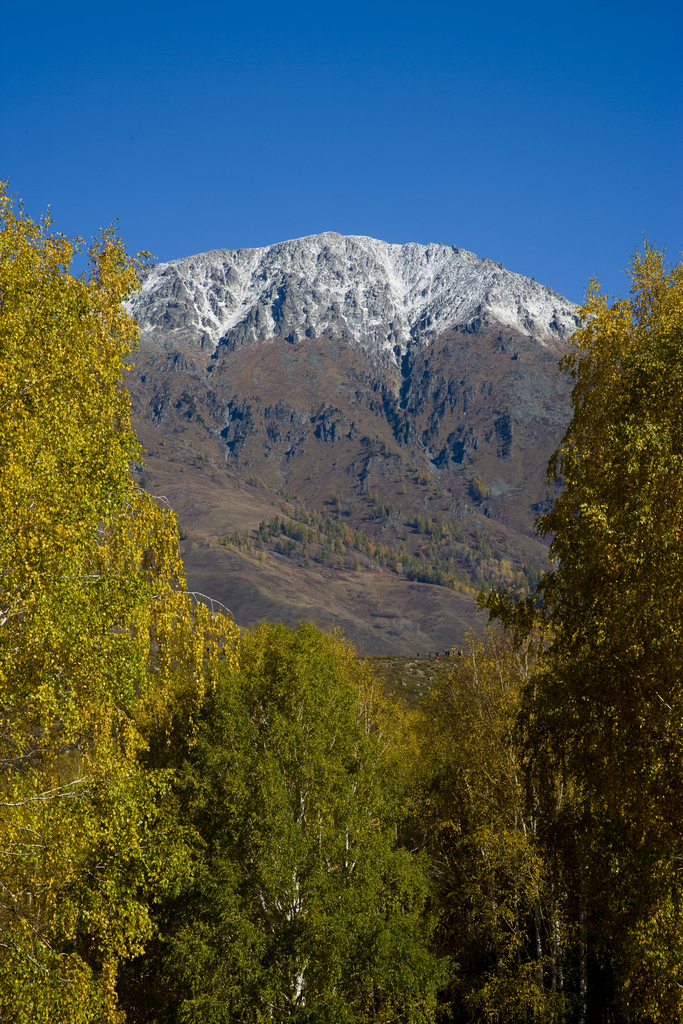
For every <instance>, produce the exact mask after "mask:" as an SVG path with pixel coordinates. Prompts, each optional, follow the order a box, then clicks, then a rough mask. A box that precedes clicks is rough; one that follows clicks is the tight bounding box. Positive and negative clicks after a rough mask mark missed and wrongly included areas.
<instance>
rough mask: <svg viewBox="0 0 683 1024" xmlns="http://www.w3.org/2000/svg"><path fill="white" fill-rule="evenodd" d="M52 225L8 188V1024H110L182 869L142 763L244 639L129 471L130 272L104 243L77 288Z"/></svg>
mask: <svg viewBox="0 0 683 1024" xmlns="http://www.w3.org/2000/svg"><path fill="white" fill-rule="evenodd" d="M49 226H50V221H49V219H48V218H44V219H42V220H41V221H39V222H36V221H34V220H32V219H31V218H29V217H28V216H26V215H25V214H24V212H23V210H22V209H21V208H20V209H19V210H17V209H16V207H14V206H13V204H12V202H11V201H10V198H9V196H8V194H7V190H6V186H0V786H1V791H0V1018H1V1019H2V1020H7V1021H13V1022H17V1024H19V1022H24V1021H29V1020H30V1021H31V1022H34V1024H35V1022H38V1021H48V1020H49V1021H51V1022H55V1021H62V1020H65V1021H66V1020H69V1021H70V1022H79V1021H95V1020H98V1021H99V1020H117V1019H119V1014H118V1012H117V1009H116V997H115V983H116V972H117V966H118V963H119V962H120V960H121V959H122V958H124V957H127V956H129V955H132V954H134V953H136V952H139V951H140V949H141V948H142V946H143V944H144V942H145V941H146V939H147V937H148V936H149V934H150V927H151V926H150V922H149V916H148V903H147V901H148V899H149V898H150V894H153V892H154V891H155V889H156V890H159V889H163V887H164V884H165V882H167V881H168V880H169V879H170V877H171V876H172V874H173V872H174V871H175V870H176V868H177V867H178V864H179V862H180V861H181V860H182V857H183V844H182V842H181V841H180V839H179V836H178V830H177V828H173V827H172V822H171V820H170V818H169V817H168V814H167V811H166V810H165V807H166V801H165V787H166V786H167V773H166V772H165V771H163V770H158V769H157V770H150V769H149V768H148V767H147V768H146V767H144V766H143V763H142V761H143V758H142V756H141V755H142V754H143V753H144V750H145V747H146V745H147V744H148V743H149V742H150V740H151V741H153V742H154V744H155V747H156V749H157V750H158V748H159V746H160V744H163V742H164V736H165V735H166V734H167V733H168V732H169V730H170V729H171V724H172V718H173V714H174V708H176V707H177V706H178V704H179V702H182V705H183V708H184V711H183V714H184V715H187V714H188V713H189V714H190V715H191V714H192V709H193V707H195V706H198V704H199V703H200V701H201V696H202V686H203V682H202V680H203V678H204V667H205V664H206V660H207V658H209V659H211V658H214V659H215V658H216V657H217V656H218V654H219V652H220V651H221V649H222V650H223V651H224V652H227V656H228V657H231V654H230V650H231V639H232V636H233V630H234V627H233V625H232V622H231V620H230V619H229V618H227V617H225V616H222V615H221V616H213V615H211V614H210V613H209V611H208V609H207V608H206V607H204V606H203V605H201V604H195V603H194V602H193V600H192V598H191V597H190V595H188V594H186V593H185V582H184V576H183V571H182V565H181V562H180V559H179V552H178V535H177V525H176V520H175V516H174V515H173V513H172V512H171V511H170V510H164V509H163V508H160V507H159V505H158V503H157V502H156V501H155V500H154V499H153V498H152V497H151V496H149V495H148V494H146V493H144V492H143V491H142V490H140V488H138V487H137V486H136V485H135V483H134V482H133V480H132V479H131V476H130V472H129V467H130V464H131V462H132V461H134V460H139V459H140V458H141V456H142V452H141V450H140V447H139V444H138V442H137V440H136V438H135V436H134V434H133V433H132V431H131V426H130V407H129V399H128V395H127V392H126V391H125V389H124V388H123V386H122V383H121V381H122V374H123V371H124V369H125V360H126V358H127V356H128V355H129V353H130V352H131V351H132V350H133V349H134V348H135V346H136V344H137V337H138V334H137V325H136V323H135V321H134V320H133V319H132V318H131V317H130V316H129V315H128V314H127V313H126V311H125V309H124V308H123V306H122V302H123V301H124V300H125V298H126V297H127V296H128V295H129V294H130V292H131V291H132V290H133V289H134V288H136V287H137V275H136V268H137V266H138V264H139V259H137V260H136V259H131V258H129V257H128V256H127V255H126V253H125V249H124V247H123V245H122V243H121V242H120V240H119V239H118V237H117V236H116V235H115V233H114V232H113V231H112V230H111V229H110V230H107V231H105V232H103V234H102V236H101V238H100V239H99V240H98V241H95V242H94V244H93V245H92V247H91V248H90V250H89V255H90V273H89V275H83V276H81V277H75V276H73V275H71V274H70V273H69V267H70V264H71V261H72V258H73V256H74V253H75V251H76V249H77V242H78V240H76V242H73V241H70V240H69V239H67V238H65V237H64V236H61V235H54V234H50V232H49ZM144 255H145V254H143V256H144ZM157 763H158V758H157Z"/></svg>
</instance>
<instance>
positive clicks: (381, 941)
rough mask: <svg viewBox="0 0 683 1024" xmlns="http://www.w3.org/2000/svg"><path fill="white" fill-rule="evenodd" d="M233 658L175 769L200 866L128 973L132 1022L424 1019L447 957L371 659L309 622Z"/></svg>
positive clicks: (264, 632) (258, 635) (256, 638)
mask: <svg viewBox="0 0 683 1024" xmlns="http://www.w3.org/2000/svg"><path fill="white" fill-rule="evenodd" d="M238 658H239V666H238V669H237V670H228V669H226V668H224V667H220V668H219V670H218V674H217V677H216V681H215V685H214V687H213V688H212V691H211V693H210V696H209V697H208V699H207V702H206V704H205V707H204V710H203V713H202V719H201V725H200V729H199V736H198V741H197V743H196V745H194V746H192V747H191V748H190V749H189V750H188V753H187V756H186V759H185V762H184V764H183V766H182V769H181V771H180V773H179V782H178V787H179V793H180V800H181V805H182V808H183V811H182V814H183V816H184V817H185V818H186V820H188V821H189V822H191V824H192V826H193V827H194V828H195V829H196V831H197V835H198V844H197V847H196V860H195V873H194V878H193V880H192V883H191V884H190V885H188V886H187V887H185V888H184V889H183V890H182V891H181V892H180V893H179V894H178V895H176V896H175V897H174V898H173V899H172V900H169V901H168V902H167V903H166V904H164V906H163V907H162V909H161V912H160V918H161V919H162V921H163V924H162V926H161V936H162V937H161V939H160V940H159V942H158V943H157V944H156V947H153V948H152V950H151V951H150V954H149V955H148V956H147V957H145V958H142V960H140V961H139V962H138V964H137V965H135V967H134V969H132V970H131V971H129V972H128V975H127V977H126V979H125V980H124V988H125V989H126V998H127V1000H128V1005H129V1006H130V1007H131V1010H130V1013H131V1019H132V1020H163V1021H174V1022H176V1021H178V1022H180V1021H182V1022H187V1024H189V1022H199V1021H201V1022H205V1021H215V1022H219V1021H221V1022H222V1021H225V1022H227V1021H237V1020H239V1021H258V1020H261V1019H266V1018H267V1019H271V1020H285V1019H293V1018H295V1019H299V1020H306V1021H348V1022H356V1021H366V1020H390V1019H394V1018H397V1017H400V1018H401V1019H403V1020H406V1021H424V1020H425V1019H428V1018H429V1017H430V1016H431V1015H432V1012H433V1009H434V1005H435V996H436V988H437V985H438V983H439V981H440V980H442V979H443V978H444V976H445V973H444V963H443V962H439V961H438V960H437V959H435V958H434V957H433V955H432V954H431V953H430V952H429V950H428V940H429V937H430V934H431V930H432V927H433V922H432V920H431V916H430V913H429V911H428V898H429V886H428V882H427V879H426V876H425V873H424V869H423V864H422V859H421V858H420V857H416V856H413V855H411V854H410V853H408V851H407V850H406V849H404V848H401V846H400V845H399V843H398V841H397V840H398V836H397V831H398V828H399V826H400V822H401V819H402V817H403V811H402V795H401V792H402V785H401V780H402V776H403V775H404V764H403V761H404V757H403V754H402V752H401V746H400V745H399V743H398V738H399V737H398V736H397V735H395V729H394V727H392V726H391V725H390V721H389V719H388V717H387V709H386V707H385V706H384V704H383V702H382V700H381V698H380V696H379V694H378V692H377V690H376V684H375V683H374V681H373V679H372V676H371V674H370V673H369V671H368V668H367V665H365V664H364V663H363V662H360V661H358V660H357V659H356V658H355V656H354V654H353V651H352V650H351V649H349V648H348V647H346V646H345V645H344V644H343V643H342V642H341V641H340V640H338V639H335V638H330V637H325V636H323V635H322V634H321V633H320V632H319V631H318V630H317V629H316V628H315V627H313V626H311V625H307V624H304V623H302V624H301V625H300V626H299V628H298V629H297V630H296V631H291V630H289V629H287V628H286V627H284V626H281V625H270V624H266V623H264V624H262V625H261V626H259V627H258V628H257V629H256V630H254V631H253V632H252V633H245V634H243V636H242V639H241V641H240V644H239V649H238Z"/></svg>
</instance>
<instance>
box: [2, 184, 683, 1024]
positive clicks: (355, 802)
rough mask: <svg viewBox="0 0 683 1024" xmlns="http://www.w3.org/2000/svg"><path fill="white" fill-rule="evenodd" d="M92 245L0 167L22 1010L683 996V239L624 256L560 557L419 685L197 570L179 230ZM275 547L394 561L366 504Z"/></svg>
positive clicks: (549, 534)
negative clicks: (175, 276)
mask: <svg viewBox="0 0 683 1024" xmlns="http://www.w3.org/2000/svg"><path fill="white" fill-rule="evenodd" d="M79 246H82V243H81V242H80V240H78V239H76V240H72V239H69V238H67V237H65V236H63V235H61V234H59V233H55V232H53V231H52V228H51V222H50V220H49V218H48V217H45V218H43V219H41V220H38V221H35V220H32V219H31V218H30V217H28V216H27V215H26V214H25V213H24V211H23V210H22V208H21V207H20V206H19V207H17V206H16V205H15V204H14V203H13V201H12V199H11V197H10V196H9V195H8V192H7V189H6V187H5V186H3V187H2V189H1V190H0V410H1V411H0V719H1V729H0V779H1V783H2V792H1V794H0V1019H1V1020H2V1021H3V1022H4V1021H7V1022H11V1024H43V1022H44V1024H47V1022H50V1024H56V1022H62V1021H64V1022H67V1021H68V1022H70V1024H86V1022H88V1024H90V1022H92V1024H99V1022H111V1024H114V1022H116V1024H124V1022H130V1024H142V1022H145V1024H152V1022H158V1024H200V1022H202V1024H233V1022H234V1024H237V1022H244V1024H257V1022H262V1021H274V1022H280V1021H285V1020H287V1021H300V1022H301V1024H318V1022H319V1024H337V1022H339V1024H364V1022H377V1024H391V1022H405V1024H428V1022H432V1021H433V1022H434V1024H474V1022H489V1024H516V1022H520V1024H521V1022H525V1024H531V1022H557V1024H572V1022H577V1024H593V1022H595V1024H632V1022H633V1024H660V1022H661V1024H664V1022H667V1024H670V1022H676V1021H680V1020H682V1019H683V878H682V875H683V833H682V830H681V814H680V793H681V792H682V791H683V588H682V587H681V579H682V576H683V402H682V401H681V396H682V395H683V264H680V265H677V266H671V265H669V264H668V263H667V262H666V260H665V256H664V253H662V252H660V251H659V250H658V249H657V248H656V247H653V246H651V245H649V244H648V243H645V244H644V246H643V249H642V251H640V250H637V251H636V252H635V254H634V255H633V256H632V258H631V261H630V264H629V273H630V281H631V289H630V292H629V295H628V297H627V298H622V299H617V300H610V299H609V297H608V296H607V295H605V294H604V293H603V292H602V291H601V289H600V286H599V284H598V283H597V282H591V283H590V286H589V288H588V291H587V295H586V300H585V303H584V305H583V307H582V309H581V327H580V329H579V330H578V332H577V333H576V334H575V335H574V338H573V345H572V348H571V350H570V351H569V354H568V355H566V356H565V357H564V358H563V359H562V361H561V371H562V372H565V373H567V374H569V375H570V376H571V379H572V381H573V392H572V413H573V416H572V420H571V423H570V425H569V427H568V429H567V432H566V434H565V436H564V438H563V440H562V443H561V445H560V447H559V448H558V450H557V451H556V452H555V454H554V456H553V458H552V459H551V462H550V464H549V466H548V478H549V481H551V482H557V481H561V482H562V490H561V492H560V495H559V497H558V498H557V499H556V501H555V503H554V506H553V507H552V509H551V510H550V511H548V512H547V513H546V514H545V515H542V516H540V517H539V520H538V530H539V533H540V534H541V535H542V536H544V537H546V538H547V539H548V541H549V542H550V555H551V560H552V570H551V571H550V572H548V573H547V574H545V575H541V576H540V577H538V576H535V577H534V578H533V579H531V578H530V577H529V578H525V579H524V580H522V579H520V580H513V581H512V586H511V587H510V588H509V589H508V590H504V589H499V590H491V589H490V588H487V589H486V590H484V589H482V591H481V593H480V596H479V601H480V604H481V606H482V607H485V608H486V609H488V612H489V616H490V625H489V627H488V629H487V630H486V632H485V633H484V634H483V635H482V636H474V635H472V636H470V637H469V639H468V642H467V644H466V646H465V648H464V651H463V655H462V657H459V658H455V659H452V661H453V663H452V664H451V665H449V667H448V669H447V670H444V671H442V672H441V673H440V674H439V676H438V680H437V681H436V682H435V684H434V685H433V687H432V689H431V692H430V693H429V695H428V696H427V697H425V698H424V699H423V700H422V701H421V702H420V704H419V706H418V707H416V708H415V707H410V706H409V705H407V704H405V703H402V702H401V701H400V700H398V699H396V698H395V697H391V696H390V695H388V693H387V692H386V691H385V689H384V688H383V686H382V683H381V681H380V678H379V677H378V675H377V674H376V673H375V671H374V670H373V666H372V663H371V662H370V661H369V660H366V659H364V658H361V657H359V656H358V655H357V653H356V652H355V651H354V649H353V647H352V646H351V645H350V644H349V643H348V642H347V641H346V640H345V639H344V637H343V636H341V635H339V634H338V633H332V634H324V633H322V632H321V631H319V630H318V629H317V628H316V627H314V626H313V625H311V624H307V623H301V624H300V625H299V627H298V628H297V629H295V630H291V629H288V628H286V627H285V626H283V625H281V624H278V623H268V622H263V623H261V624H260V625H259V626H258V627H256V628H255V629H253V630H238V629H237V627H236V626H235V624H234V622H233V621H232V619H231V618H230V616H229V615H226V614H223V613H221V612H219V613H213V612H212V611H211V610H210V609H209V608H208V607H207V606H206V605H205V604H204V603H202V602H201V601H198V600H197V599H196V596H195V595H192V594H190V593H188V592H187V586H186V582H185V578H184V573H183V566H182V561H181V559H180V554H179V534H178V523H177V520H176V516H175V514H174V513H173V512H172V511H171V509H170V508H169V507H168V506H167V505H166V504H165V503H164V502H163V501H158V500H156V499H155V498H154V497H153V496H152V495H150V494H148V493H147V492H146V491H145V490H144V489H142V488H141V487H140V486H139V485H138V484H136V483H135V481H134V478H133V476H132V475H131V465H132V464H133V463H138V464H142V463H143V462H144V452H143V451H142V449H141V446H140V444H139V442H138V440H137V438H136V436H135V434H134V433H133V431H132V429H131V421H130V400H129V397H128V393H127V391H126V390H125V388H124V387H123V386H122V380H123V376H124V374H125V372H126V368H127V366H128V362H127V360H128V358H129V356H130V353H131V352H132V351H134V350H135V347H136V344H137V336H138V329H137V325H136V323H135V321H134V320H133V319H132V317H130V316H129V315H128V313H127V312H126V310H125V308H124V306H123V302H124V301H125V299H126V297H127V296H129V295H130V294H131V292H132V291H133V290H134V289H135V288H136V287H137V284H138V278H137V271H138V269H139V268H140V266H142V264H143V263H144V262H145V261H146V260H147V259H148V257H149V254H147V253H140V254H138V255H137V256H135V257H131V256H129V255H127V253H126V250H125V247H124V245H123V243H122V241H121V239H120V238H119V236H118V235H117V234H116V233H115V231H114V230H113V229H109V230H106V231H104V232H103V233H102V235H101V237H100V238H99V239H97V240H96V241H95V242H93V244H92V245H91V247H90V249H89V270H88V272H87V273H85V274H83V275H81V276H75V275H74V274H72V273H71V266H72V262H73V259H74V256H75V254H76V252H77V250H78V248H79ZM378 500H379V499H378ZM414 529H415V530H416V531H417V532H418V533H420V534H424V535H425V537H426V538H427V540H426V542H425V543H426V546H427V547H428V545H429V543H431V539H432V538H434V537H437V538H440V537H441V536H442V534H444V531H446V532H447V531H448V529H449V527H448V524H445V523H443V522H438V523H437V522H432V521H431V520H427V519H425V520H424V521H416V523H415V524H414ZM451 529H452V528H451ZM454 539H455V540H457V537H454ZM223 542H224V543H234V544H239V543H240V537H239V535H236V536H235V537H226V538H224V539H223ZM257 542H258V543H260V544H269V543H275V542H276V543H277V544H279V545H281V550H283V551H284V552H287V550H288V549H287V544H288V543H290V544H292V545H296V544H300V545H302V547H301V552H302V556H303V557H308V554H309V550H310V554H311V557H318V558H329V557H333V556H335V555H337V554H338V555H339V556H341V555H342V554H343V553H344V552H358V553H359V554H364V555H365V556H366V557H368V558H372V559H376V560H379V561H381V560H382V559H384V560H387V561H388V564H391V558H393V557H394V556H393V555H391V556H390V554H389V553H388V551H383V550H380V549H374V548H371V547H370V543H369V541H368V538H366V537H365V536H364V535H362V534H359V533H358V532H357V531H356V532H354V531H351V530H349V529H348V528H347V527H346V526H345V525H344V524H343V522H341V517H340V516H338V517H337V520H336V521H335V520H334V519H332V518H330V517H328V518H327V519H323V517H320V516H318V518H317V519H315V520H310V521H308V520H307V521H303V519H302V521H300V522H298V523H296V525H295V524H294V523H293V522H290V521H289V520H287V521H285V520H279V519H278V518H277V517H275V519H273V520H272V521H271V522H263V523H262V524H261V527H260V530H259V536H258V538H257ZM314 549H315V550H314ZM428 553H429V552H428ZM494 554H495V553H494ZM496 557H497V558H498V557H500V560H502V559H503V557H504V552H499V553H497V554H496ZM421 561H424V562H425V565H424V566H422V565H421V564H420V562H421ZM413 562H414V563H415V564H413ZM394 567H395V566H394V565H393V564H392V568H394ZM404 571H408V572H409V573H413V574H414V575H413V578H415V579H422V578H423V576H421V575H419V574H420V572H422V573H423V574H424V573H431V574H432V576H431V577H430V581H431V582H435V583H437V584H441V585H447V586H451V587H456V588H457V587H460V586H461V585H462V580H461V578H460V577H459V576H458V575H457V573H455V571H454V568H453V562H452V559H451V564H450V565H449V564H448V563H444V564H443V565H438V564H437V563H436V562H428V560H427V559H426V558H425V559H424V560H420V559H412V561H411V564H410V565H408V566H406V567H405V569H404ZM434 573H441V574H442V577H443V578H442V577H439V578H436V577H434V575H433V574H434ZM520 575H521V574H520Z"/></svg>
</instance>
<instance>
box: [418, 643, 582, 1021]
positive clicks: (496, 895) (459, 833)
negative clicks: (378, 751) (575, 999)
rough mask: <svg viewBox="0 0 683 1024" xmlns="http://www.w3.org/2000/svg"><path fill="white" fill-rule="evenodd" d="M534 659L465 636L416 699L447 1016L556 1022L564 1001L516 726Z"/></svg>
mask: <svg viewBox="0 0 683 1024" xmlns="http://www.w3.org/2000/svg"><path fill="white" fill-rule="evenodd" d="M533 668H534V660H533V647H532V646H528V645H527V647H526V649H523V650H522V651H521V652H518V651H515V650H514V649H513V647H512V645H511V644H510V643H509V642H508V641H507V640H506V639H504V638H503V637H501V636H500V634H497V633H495V632H493V631H492V630H489V631H487V634H486V635H485V636H484V637H483V638H480V639H475V638H474V637H473V636H469V637H468V638H467V641H466V643H465V647H464V653H463V656H462V657H460V658H458V659H457V660H456V662H455V664H454V665H453V666H452V667H451V668H450V670H449V671H448V672H444V673H441V674H440V675H439V676H438V677H437V679H436V680H435V682H434V686H433V688H432V691H431V693H430V694H429V697H428V698H427V699H426V700H425V701H424V702H423V705H422V707H421V713H420V717H419V723H418V726H417V735H418V737H419V741H418V747H419V762H418V763H419V765H420V773H419V775H420V777H418V778H417V779H416V782H417V785H416V788H415V793H414V801H415V811H414V828H415V830H416V837H420V842H421V844H423V845H424V846H426V849H427V850H428V852H429V854H430V873H431V876H432V879H433V882H434V885H435V890H436V899H437V901H438V905H439V909H440V921H439V927H438V930H437V934H436V939H437V943H438V947H439V948H440V949H442V950H443V951H444V952H447V953H448V954H449V955H450V956H451V957H452V958H453V959H454V960H457V963H458V970H456V971H455V972H454V974H453V976H452V978H451V979H450V983H449V986H448V990H447V992H446V993H445V994H444V996H445V998H446V999H447V1000H448V1005H447V1012H448V1019H449V1020H453V1021H458V1022H460V1021H462V1022H465V1021H480V1020H486V1021H490V1022H497V1021H505V1022H510V1024H512V1022H513V1021H525V1022H531V1021H538V1020H558V1019H559V1018H560V1015H561V1012H562V1009H563V1007H564V1005H565V1002H564V999H563V989H564V977H563V970H562V961H563V945H564V943H565V941H566V935H565V931H564V922H563V921H562V920H561V917H560V914H559V908H558V900H557V892H556V886H554V885H553V881H554V880H553V876H552V872H551V871H550V868H549V865H548V864H547V863H546V862H545V860H544V857H543V851H542V849H541V848H540V845H539V844H538V842H537V838H536V817H535V815H534V813H533V810H530V809H529V808H527V806H526V799H525V797H526V794H525V787H524V778H523V774H522V764H521V751H520V749H519V745H518V743H517V741H516V737H515V735H514V726H515V719H516V715H517V712H518V708H519V695H520V690H521V687H522V686H523V684H524V683H525V681H526V680H528V678H529V676H530V674H531V672H532V671H533Z"/></svg>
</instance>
